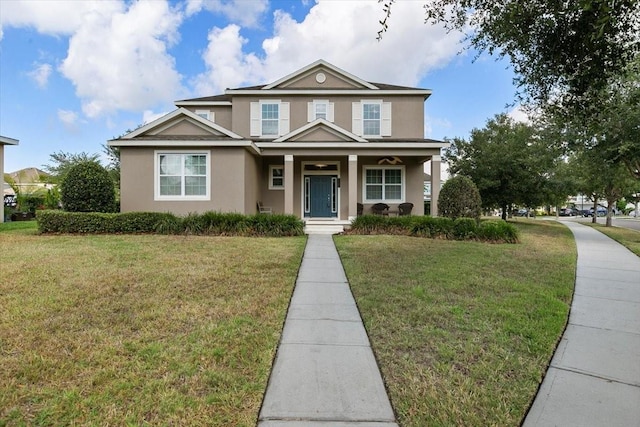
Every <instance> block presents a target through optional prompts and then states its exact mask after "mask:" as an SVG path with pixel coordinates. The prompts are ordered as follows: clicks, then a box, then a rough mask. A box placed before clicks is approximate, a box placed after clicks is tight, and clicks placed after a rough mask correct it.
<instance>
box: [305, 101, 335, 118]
mask: <svg viewBox="0 0 640 427" xmlns="http://www.w3.org/2000/svg"><path fill="white" fill-rule="evenodd" d="M307 105H308V106H307V108H308V110H307V122H312V121H314V120H316V119H317V118H318V105H324V106H325V115H326V118H325V120H326V121H328V122H331V123H333V122H334V121H335V117H334V105H333V102H329V100H328V99H314V100H313V101H309V103H308V104H307Z"/></svg>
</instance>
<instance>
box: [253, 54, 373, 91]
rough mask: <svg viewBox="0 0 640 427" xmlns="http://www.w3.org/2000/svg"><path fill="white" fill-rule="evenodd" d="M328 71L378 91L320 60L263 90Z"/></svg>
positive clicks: (359, 79)
mask: <svg viewBox="0 0 640 427" xmlns="http://www.w3.org/2000/svg"><path fill="white" fill-rule="evenodd" d="M316 68H318V69H326V70H329V71H332V72H333V73H332V74H334V75H336V76H338V77H340V78H342V79H343V80H345V81H349V82H351V83H353V84H354V85H355V86H356V87H358V86H359V87H363V86H364V87H365V88H367V89H378V88H377V87H376V86H375V85H373V84H371V83H369V82H367V81H365V80H362V79H361V78H359V77H356V76H354V75H353V74H350V73H348V72H346V71H344V70H342V69H340V68H338V67H336V66H335V65H333V64H330V63H328V62H327V61H325V60H324V59H319V60H317V61H316V62H313V63H311V64H309V65H307V66H306V67H302V68H301V69H299V70H298V71H294V72H293V73H291V74H289V75H287V76H284V77H282V78H281V79H278V80H276V81H275V82H273V83H271V84H268V85H266V86H264V87H263V88H262V89H263V90H266V89H275V88H277V87H278V86H286V84H287V83H290V82H294V81H296V80H298V79H300V78H302V77H304V76H306V75H307V74H308V72H309V71H312V70H314V69H316Z"/></svg>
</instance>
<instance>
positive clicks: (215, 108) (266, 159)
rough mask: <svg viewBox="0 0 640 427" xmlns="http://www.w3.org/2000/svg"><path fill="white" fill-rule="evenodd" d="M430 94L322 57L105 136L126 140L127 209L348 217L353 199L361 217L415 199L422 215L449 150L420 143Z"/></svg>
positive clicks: (123, 206)
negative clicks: (429, 178)
mask: <svg viewBox="0 0 640 427" xmlns="http://www.w3.org/2000/svg"><path fill="white" fill-rule="evenodd" d="M430 95H431V91H430V90H427V89H420V88H412V87H404V86H395V85H389V84H380V83H371V82H367V81H364V80H362V79H360V78H358V77H356V76H354V75H352V74H349V73H347V72H346V71H343V70H341V69H339V68H338V67H335V66H334V65H331V64H329V63H327V62H325V61H322V60H320V61H316V62H314V63H313V64H310V65H308V66H306V67H304V68H302V69H300V70H298V71H296V72H294V73H292V74H290V75H288V76H285V77H283V78H281V79H279V80H277V81H275V82H273V83H271V84H267V85H261V86H252V87H244V88H239V89H227V90H226V91H225V93H224V95H218V96H211V97H204V98H195V99H187V100H183V101H178V102H176V106H177V107H178V109H177V110H174V111H173V112H171V113H169V114H167V115H165V116H164V117H162V118H160V119H158V120H156V121H154V122H151V123H149V124H146V125H144V126H142V127H140V128H139V129H137V130H135V131H133V132H130V133H128V134H126V135H124V136H122V137H120V138H118V139H115V140H111V141H109V142H108V143H109V145H110V146H115V147H119V148H120V156H121V157H120V168H121V169H120V170H121V194H120V197H121V210H122V211H162V212H166V211H170V212H174V213H176V214H186V213H189V212H203V211H208V210H215V211H224V212H240V213H245V214H252V213H255V212H256V210H257V209H256V206H257V204H258V203H259V202H261V203H262V204H263V205H265V206H269V207H270V208H271V210H272V211H273V212H274V213H285V214H294V215H297V216H299V217H300V218H303V219H305V220H306V219H324V220H327V219H329V220H332V221H339V222H342V223H344V224H347V223H348V221H350V220H352V219H353V218H355V217H356V215H357V210H358V204H362V205H363V207H364V213H365V214H366V213H370V212H371V206H372V205H373V204H375V203H379V202H383V203H387V204H388V205H390V206H391V210H394V209H397V205H398V204H400V203H403V202H411V203H413V204H414V210H413V212H412V213H413V214H416V215H422V214H423V213H424V212H423V210H424V208H423V181H424V175H423V174H424V163H425V162H428V161H431V171H432V175H433V179H434V181H435V182H438V183H439V182H440V149H441V148H443V147H447V146H448V144H446V143H444V142H442V141H435V140H429V139H424V101H425V100H426V99H427V98H428V97H429V96H430ZM434 188H435V189H437V190H438V191H439V186H434ZM435 193H437V191H434V194H433V198H434V200H436V201H437V194H435ZM431 214H433V215H436V214H437V203H432V205H431Z"/></svg>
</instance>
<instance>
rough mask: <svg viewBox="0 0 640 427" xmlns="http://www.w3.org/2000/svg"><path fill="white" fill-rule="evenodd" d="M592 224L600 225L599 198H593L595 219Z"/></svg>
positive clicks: (592, 219)
mask: <svg viewBox="0 0 640 427" xmlns="http://www.w3.org/2000/svg"><path fill="white" fill-rule="evenodd" d="M591 223H592V224H597V223H598V198H597V197H594V198H593V218H591Z"/></svg>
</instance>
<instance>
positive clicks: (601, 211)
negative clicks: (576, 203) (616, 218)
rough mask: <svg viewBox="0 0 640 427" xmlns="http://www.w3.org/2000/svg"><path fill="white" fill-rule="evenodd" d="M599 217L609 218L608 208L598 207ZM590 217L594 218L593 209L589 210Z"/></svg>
mask: <svg viewBox="0 0 640 427" xmlns="http://www.w3.org/2000/svg"><path fill="white" fill-rule="evenodd" d="M597 215H598V216H607V208H603V207H602V206H598V212H597ZM589 216H593V208H591V209H589Z"/></svg>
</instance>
